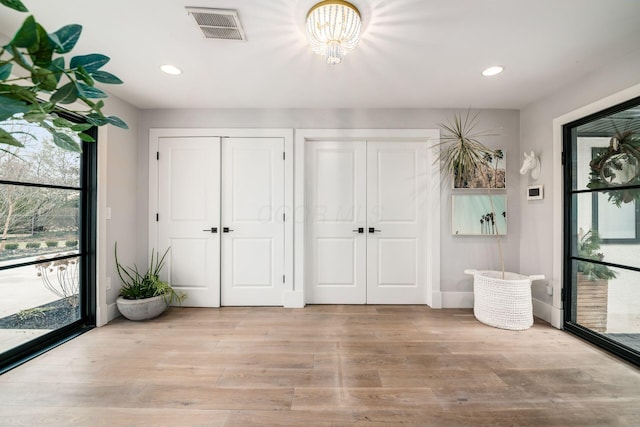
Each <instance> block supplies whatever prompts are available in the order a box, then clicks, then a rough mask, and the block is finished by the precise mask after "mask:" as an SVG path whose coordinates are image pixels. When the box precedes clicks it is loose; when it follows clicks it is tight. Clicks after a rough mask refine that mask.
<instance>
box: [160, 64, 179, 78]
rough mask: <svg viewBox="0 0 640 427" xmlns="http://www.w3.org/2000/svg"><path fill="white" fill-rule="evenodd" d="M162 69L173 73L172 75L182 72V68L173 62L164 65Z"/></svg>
mask: <svg viewBox="0 0 640 427" xmlns="http://www.w3.org/2000/svg"><path fill="white" fill-rule="evenodd" d="M160 69H161V70H162V71H164V72H165V73H167V74H171V75H172V76H177V75H178V74H182V70H181V69H180V68H178V67H176V66H175V65H171V64H165V65H162V66H161V67H160Z"/></svg>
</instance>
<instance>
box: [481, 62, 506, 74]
mask: <svg viewBox="0 0 640 427" xmlns="http://www.w3.org/2000/svg"><path fill="white" fill-rule="evenodd" d="M502 71H504V67H501V66H499V65H496V66H494V67H489V68H487V69H486V70H484V71H483V72H482V75H483V76H485V77H491V76H495V75H496V74H500V73H501V72H502Z"/></svg>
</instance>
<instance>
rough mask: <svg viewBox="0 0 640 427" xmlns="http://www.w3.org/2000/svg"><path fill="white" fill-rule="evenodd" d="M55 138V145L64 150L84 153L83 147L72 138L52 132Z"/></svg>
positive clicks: (61, 133)
mask: <svg viewBox="0 0 640 427" xmlns="http://www.w3.org/2000/svg"><path fill="white" fill-rule="evenodd" d="M51 136H52V137H53V143H54V144H56V145H57V146H58V147H60V148H62V149H63V150H67V151H74V152H76V153H81V152H82V147H80V144H78V143H77V142H76V141H75V140H74V139H73V138H72V137H70V136H69V135H67V134H66V133H63V132H57V131H55V130H52V131H51Z"/></svg>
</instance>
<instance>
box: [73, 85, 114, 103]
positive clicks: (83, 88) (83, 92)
mask: <svg viewBox="0 0 640 427" xmlns="http://www.w3.org/2000/svg"><path fill="white" fill-rule="evenodd" d="M76 88H77V89H78V96H80V97H82V98H89V99H93V98H106V97H107V94H106V93H104V92H103V91H102V90H100V89H98V88H97V87H93V86H89V85H87V84H84V83H82V82H77V83H76Z"/></svg>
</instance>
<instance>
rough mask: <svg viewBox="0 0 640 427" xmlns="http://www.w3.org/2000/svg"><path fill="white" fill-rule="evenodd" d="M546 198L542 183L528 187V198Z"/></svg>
mask: <svg viewBox="0 0 640 427" xmlns="http://www.w3.org/2000/svg"><path fill="white" fill-rule="evenodd" d="M542 199H544V187H543V186H542V185H530V186H529V187H527V200H542Z"/></svg>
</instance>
